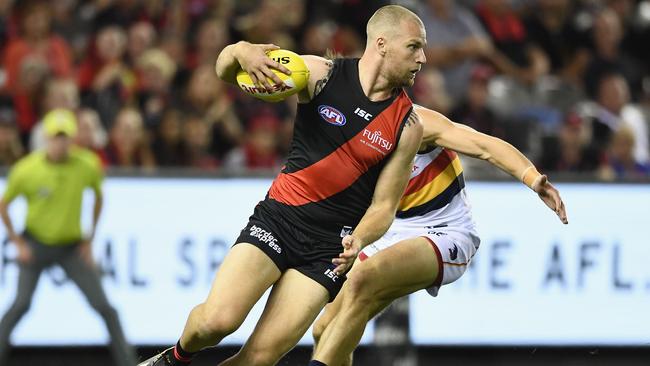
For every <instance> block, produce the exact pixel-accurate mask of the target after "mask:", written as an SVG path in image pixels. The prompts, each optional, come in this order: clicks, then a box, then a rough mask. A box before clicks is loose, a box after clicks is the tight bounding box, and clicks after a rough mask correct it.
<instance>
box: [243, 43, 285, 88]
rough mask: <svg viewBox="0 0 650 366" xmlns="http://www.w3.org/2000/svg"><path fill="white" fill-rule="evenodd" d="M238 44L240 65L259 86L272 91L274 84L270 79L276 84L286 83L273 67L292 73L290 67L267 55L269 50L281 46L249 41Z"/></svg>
mask: <svg viewBox="0 0 650 366" xmlns="http://www.w3.org/2000/svg"><path fill="white" fill-rule="evenodd" d="M237 46H238V47H239V49H238V50H237V61H238V62H239V66H241V68H242V69H243V70H244V71H246V72H247V73H248V75H249V76H250V77H251V80H253V83H254V84H255V85H256V86H257V87H260V88H264V89H266V90H267V91H272V90H273V86H272V85H271V84H270V83H269V79H271V80H273V83H274V84H276V85H277V84H284V82H283V81H282V80H281V79H280V78H279V77H278V76H277V75H276V74H275V73H274V72H273V71H272V69H276V70H278V71H280V72H282V73H284V74H287V75H291V71H290V70H289V69H287V68H286V67H284V66H282V64H280V63H279V62H277V61H274V60H272V59H271V58H269V56H268V55H267V53H268V52H270V51H273V50H277V49H279V48H280V47H278V46H276V45H274V44H252V43H248V42H241V43H239V44H238V45H237Z"/></svg>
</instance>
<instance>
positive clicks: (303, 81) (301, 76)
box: [237, 50, 309, 102]
mask: <svg viewBox="0 0 650 366" xmlns="http://www.w3.org/2000/svg"><path fill="white" fill-rule="evenodd" d="M268 56H269V57H270V58H272V59H273V60H275V61H277V62H279V63H280V64H281V65H282V66H284V67H286V68H287V69H289V70H291V75H286V74H284V73H282V72H280V71H278V70H274V69H272V71H273V72H274V73H275V74H276V75H278V77H279V78H280V79H281V80H282V81H283V82H284V84H275V83H274V82H273V81H272V80H270V79H269V83H270V84H271V85H273V90H272V91H271V92H268V91H266V90H265V89H264V88H260V87H257V86H256V85H255V84H253V81H252V80H251V77H250V76H249V75H248V73H247V72H246V71H244V70H239V72H237V84H238V85H239V87H240V88H241V90H243V91H244V92H245V93H246V94H249V95H252V96H254V97H255V98H259V99H262V100H265V101H267V102H279V101H281V100H283V99H285V98H286V97H288V96H290V95H293V94H296V93H298V92H299V91H301V90H302V89H303V88H304V87H306V86H307V81H308V80H309V69H307V65H306V64H305V61H304V60H303V59H302V57H300V56H299V55H298V54H296V53H294V52H291V51H288V50H274V51H271V52H269V53H268Z"/></svg>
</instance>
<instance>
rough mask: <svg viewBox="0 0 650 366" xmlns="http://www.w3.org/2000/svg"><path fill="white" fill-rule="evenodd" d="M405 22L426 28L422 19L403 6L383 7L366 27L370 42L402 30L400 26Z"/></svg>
mask: <svg viewBox="0 0 650 366" xmlns="http://www.w3.org/2000/svg"><path fill="white" fill-rule="evenodd" d="M404 21H414V22H416V23H418V24H420V25H421V26H422V27H424V24H423V23H422V20H421V19H420V17H418V16H417V14H415V13H414V12H412V11H410V10H408V9H407V8H405V7H403V6H400V5H386V6H382V7H381V8H379V9H378V10H377V11H376V12H375V13H374V14H373V15H372V16H371V17H370V19H369V20H368V24H367V25H366V34H367V36H368V41H371V40H373V39H375V38H377V37H378V36H379V35H382V34H383V35H387V34H388V35H392V34H394V33H395V31H397V30H399V29H400V26H401V25H402V22H404Z"/></svg>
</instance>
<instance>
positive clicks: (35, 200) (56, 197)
mask: <svg viewBox="0 0 650 366" xmlns="http://www.w3.org/2000/svg"><path fill="white" fill-rule="evenodd" d="M43 127H44V130H45V133H46V135H47V144H46V147H45V149H44V151H36V152H33V153H31V154H29V155H27V156H26V157H24V158H23V159H21V160H19V161H18V162H17V163H16V164H15V166H14V167H13V169H12V170H11V172H10V174H9V177H8V179H7V188H6V190H5V192H4V196H3V197H2V200H1V201H0V215H1V216H2V221H3V223H4V224H5V227H6V228H7V233H8V234H9V239H10V240H11V241H12V242H13V243H14V244H15V245H16V247H17V248H18V262H19V266H20V270H19V275H18V288H17V294H16V298H15V300H14V302H13V304H12V305H11V307H9V310H8V311H7V313H6V314H5V315H4V316H3V318H2V320H1V321H0V365H6V359H7V354H8V349H9V336H10V335H11V332H12V330H13V329H14V327H15V326H16V324H17V323H18V321H19V320H20V319H21V318H22V316H23V315H24V314H25V313H26V312H27V310H28V309H29V306H30V303H31V301H32V295H33V294H34V290H35V289H36V284H37V282H38V279H39V277H40V275H41V272H43V270H44V269H46V268H48V267H50V266H52V265H55V264H58V265H59V266H61V267H62V268H63V270H64V271H65V272H66V274H67V275H68V277H69V278H70V279H71V280H72V281H73V282H74V283H75V284H76V285H77V286H78V287H79V289H80V290H81V291H82V292H83V294H84V295H85V296H86V298H87V299H88V302H89V303H90V305H91V306H92V307H93V308H94V309H95V310H96V311H97V312H98V313H99V314H100V315H101V317H102V318H103V319H104V322H105V323H106V327H107V328H108V332H109V333H110V335H111V340H112V342H111V346H112V347H111V350H112V352H113V356H114V360H115V362H116V364H117V365H119V366H132V365H135V363H136V358H135V352H134V350H133V349H132V347H131V346H130V345H129V344H128V343H127V341H126V338H125V337H124V332H123V331H122V327H121V325H120V322H119V319H118V316H117V312H116V311H115V309H114V308H113V307H112V306H111V305H110V304H109V302H108V299H107V298H106V294H105V293H104V290H103V288H102V285H101V282H100V278H99V273H98V271H97V270H96V267H95V265H94V263H93V259H92V255H91V244H90V243H91V241H92V238H93V235H94V232H95V227H96V225H97V221H98V220H99V215H100V212H101V208H102V189H101V184H102V179H103V174H102V167H101V163H100V161H99V159H98V157H97V156H96V155H95V154H94V153H93V152H91V151H88V150H85V149H81V148H78V147H75V146H72V138H73V137H74V136H75V134H76V132H77V123H76V118H75V115H74V113H73V112H71V111H69V110H64V109H55V110H52V111H50V112H49V113H47V114H46V115H45V117H44V119H43ZM86 188H91V189H92V190H93V191H94V196H95V203H94V209H93V220H92V224H93V225H92V230H91V233H90V235H89V236H88V237H87V238H83V237H82V234H81V205H82V196H83V192H84V190H85V189H86ZM21 195H22V196H24V197H25V199H26V200H27V221H26V224H25V231H24V233H23V234H22V235H21V234H19V233H16V232H15V231H14V226H13V224H12V222H11V219H10V218H9V214H8V205H9V204H10V203H11V201H13V199H14V198H16V197H17V196H21Z"/></svg>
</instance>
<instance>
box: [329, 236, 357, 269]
mask: <svg viewBox="0 0 650 366" xmlns="http://www.w3.org/2000/svg"><path fill="white" fill-rule="evenodd" d="M341 244H342V245H343V253H341V254H339V257H338V258H334V259H332V263H334V264H335V265H336V266H337V267H336V268H335V269H334V272H335V273H336V274H337V275H341V274H343V273H345V272H346V271H347V270H348V269H350V267H352V264H353V263H354V260H355V259H356V258H357V255H358V254H359V251H360V250H361V242H360V241H359V239H357V238H355V237H354V236H352V235H346V236H345V237H343V240H341Z"/></svg>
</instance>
